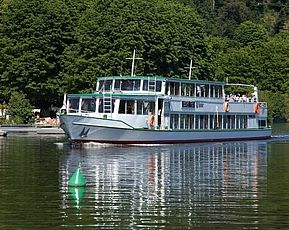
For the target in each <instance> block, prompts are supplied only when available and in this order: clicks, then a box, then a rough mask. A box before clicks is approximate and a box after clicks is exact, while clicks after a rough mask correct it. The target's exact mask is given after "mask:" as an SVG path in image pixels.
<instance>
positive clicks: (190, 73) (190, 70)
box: [185, 59, 197, 80]
mask: <svg viewBox="0 0 289 230" xmlns="http://www.w3.org/2000/svg"><path fill="white" fill-rule="evenodd" d="M195 68H197V67H195V66H193V59H191V62H190V67H185V69H189V80H191V78H192V69H195Z"/></svg>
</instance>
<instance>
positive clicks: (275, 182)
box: [0, 124, 289, 230]
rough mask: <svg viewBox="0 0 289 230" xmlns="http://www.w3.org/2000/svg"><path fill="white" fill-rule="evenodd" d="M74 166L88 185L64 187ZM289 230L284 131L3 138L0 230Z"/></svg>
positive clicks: (288, 155)
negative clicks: (200, 137)
mask: <svg viewBox="0 0 289 230" xmlns="http://www.w3.org/2000/svg"><path fill="white" fill-rule="evenodd" d="M79 164H81V171H82V174H83V175H84V177H85V179H86V181H87V185H86V186H85V187H83V188H71V187H69V186H68V182H69V179H70V178H71V176H72V174H73V173H74V172H75V170H76V168H77V166H78V165H79ZM198 228H201V229H212V228H214V229H289V125H288V124H286V125H284V124H282V125H275V126H274V137H273V138H272V139H270V140H267V141H250V142H224V143H202V144H182V145H162V146H150V147H141V146H139V147H138V146H112V145H110V146H109V145H86V146H85V147H84V148H76V147H74V148H73V147H71V146H69V144H68V143H67V141H66V139H65V138H63V137H62V136H53V137H51V136H29V135H15V136H12V135H10V136H8V137H7V138H2V139H0V229H1V230H2V229H5V230H6V229H198Z"/></svg>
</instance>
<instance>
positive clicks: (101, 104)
mask: <svg viewBox="0 0 289 230" xmlns="http://www.w3.org/2000/svg"><path fill="white" fill-rule="evenodd" d="M98 112H99V113H103V99H99V103H98Z"/></svg>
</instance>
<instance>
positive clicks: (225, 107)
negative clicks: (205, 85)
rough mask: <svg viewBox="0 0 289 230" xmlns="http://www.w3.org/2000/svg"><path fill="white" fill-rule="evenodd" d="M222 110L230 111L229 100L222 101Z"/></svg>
mask: <svg viewBox="0 0 289 230" xmlns="http://www.w3.org/2000/svg"><path fill="white" fill-rule="evenodd" d="M224 110H225V112H229V111H230V105H229V102H227V101H226V102H225V103H224Z"/></svg>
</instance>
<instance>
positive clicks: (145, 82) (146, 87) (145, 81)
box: [142, 80, 149, 91]
mask: <svg viewBox="0 0 289 230" xmlns="http://www.w3.org/2000/svg"><path fill="white" fill-rule="evenodd" d="M148 88H149V87H148V80H143V85H142V90H143V91H148Z"/></svg>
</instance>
